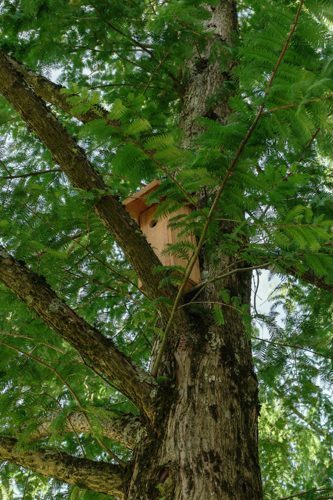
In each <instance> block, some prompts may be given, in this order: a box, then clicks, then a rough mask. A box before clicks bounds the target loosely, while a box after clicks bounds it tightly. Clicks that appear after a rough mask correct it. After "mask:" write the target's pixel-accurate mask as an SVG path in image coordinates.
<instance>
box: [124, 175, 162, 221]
mask: <svg viewBox="0 0 333 500" xmlns="http://www.w3.org/2000/svg"><path fill="white" fill-rule="evenodd" d="M160 184H161V181H159V180H157V179H155V180H153V181H152V182H150V183H149V184H147V186H144V187H143V188H142V189H140V191H137V192H136V193H133V194H132V195H131V196H129V197H128V198H126V200H124V201H123V205H124V207H125V208H126V210H127V212H128V213H129V214H130V215H131V216H132V217H133V218H134V219H138V218H139V216H140V214H141V213H142V212H144V211H145V210H147V208H149V205H147V204H146V199H147V197H148V195H150V193H152V192H153V191H155V189H157V188H158V186H159V185H160Z"/></svg>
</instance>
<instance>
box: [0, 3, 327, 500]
mask: <svg viewBox="0 0 333 500" xmlns="http://www.w3.org/2000/svg"><path fill="white" fill-rule="evenodd" d="M208 3H211V4H214V3H216V2H213V1H211V2H208ZM297 5H298V3H297V2H295V1H291V0H289V1H287V0H239V1H238V12H239V25H240V28H239V39H238V40H237V42H236V44H235V47H234V48H232V49H230V47H227V46H226V45H223V44H221V43H220V41H219V40H218V41H216V51H213V55H212V57H215V58H216V61H217V62H218V64H220V65H221V71H223V70H224V67H227V66H228V65H229V64H230V62H231V61H236V64H234V69H233V73H234V80H233V81H228V82H227V83H225V85H224V86H223V88H221V94H222V93H225V92H228V93H230V95H231V98H230V106H231V110H232V112H231V114H230V119H229V122H228V123H226V124H224V125H222V124H219V123H217V122H216V121H214V120H213V119H211V118H207V117H206V118H202V119H201V125H202V127H203V133H202V134H200V136H199V137H198V138H197V139H196V143H195V144H194V145H193V147H191V148H187V149H184V148H182V138H181V131H180V130H179V128H178V119H179V113H180V110H181V105H182V92H183V89H184V88H185V87H186V79H187V74H186V71H185V66H184V61H185V60H187V59H189V58H190V57H191V55H192V54H193V52H196V53H197V54H199V56H198V57H199V58H200V51H201V50H202V48H203V47H204V44H205V43H206V41H207V37H209V36H210V35H209V34H207V32H205V30H204V29H203V27H202V20H203V19H205V17H206V15H207V14H206V11H205V9H204V7H203V6H202V2H201V1H194V0H169V1H163V2H162V1H159V0H156V1H155V0H133V1H132V0H124V1H122V2H118V1H115V2H113V1H111V0H70V1H68V0H4V1H3V2H1V3H0V32H1V42H0V44H1V48H2V49H3V50H5V51H6V52H7V53H9V54H11V55H12V56H14V57H15V58H16V59H17V60H18V61H21V62H22V63H24V64H25V65H26V66H27V67H29V68H30V69H32V70H33V71H35V72H36V73H40V74H43V75H45V76H47V77H49V78H50V79H53V80H56V81H57V83H60V84H62V85H64V86H66V87H67V89H68V93H66V95H67V94H68V95H69V96H70V99H71V104H72V112H73V114H74V115H75V114H76V115H77V114H80V113H84V112H86V111H88V110H90V109H96V106H97V105H101V106H103V107H104V108H106V109H107V110H108V111H109V115H108V119H109V122H108V123H106V121H105V120H104V118H103V116H102V113H101V118H100V119H96V120H93V121H90V122H88V123H86V124H84V125H83V124H82V123H80V122H79V121H78V120H76V119H72V118H71V117H69V116H68V115H66V114H65V113H63V112H62V111H61V110H59V109H57V110H56V112H57V116H58V117H59V119H60V120H61V121H62V122H63V124H64V125H65V126H66V128H67V130H69V131H70V132H71V133H72V134H73V135H74V136H75V137H76V138H77V140H78V141H79V143H80V145H81V146H82V147H83V148H84V149H85V151H86V152H87V154H88V156H89V158H90V159H91V161H92V163H93V164H94V165H95V167H96V169H98V171H99V172H101V173H102V174H103V175H104V178H105V181H106V183H107V185H108V186H109V189H110V192H112V193H115V194H117V195H119V196H120V197H122V198H125V197H126V196H127V195H128V194H129V193H131V192H133V190H135V189H137V188H138V187H139V186H140V185H141V183H146V182H148V181H151V180H152V179H154V178H160V179H162V180H163V183H162V186H161V188H160V191H161V193H163V195H165V201H164V202H163V203H162V205H161V213H163V212H168V211H172V210H173V209H174V208H177V207H178V206H180V205H181V204H182V203H183V200H184V196H186V197H187V198H188V199H190V200H191V201H192V202H194V203H195V204H196V210H195V211H194V212H192V214H191V215H190V216H188V217H187V218H185V219H182V220H178V221H177V223H178V224H180V225H181V227H182V228H183V229H184V231H194V233H195V234H196V235H198V236H199V235H200V232H201V230H202V227H203V224H204V221H205V217H206V214H207V210H208V207H209V205H210V202H211V199H212V196H213V194H214V191H215V189H216V186H218V185H219V184H220V182H221V180H222V179H223V178H224V175H225V173H226V171H227V169H228V167H229V165H230V162H231V161H232V159H233V158H234V156H235V154H236V151H237V149H238V148H239V145H240V143H241V141H242V139H243V138H244V136H245V134H246V131H247V130H248V128H249V127H250V125H251V124H252V123H253V120H254V118H255V116H256V113H257V112H258V109H259V106H260V105H261V104H263V105H264V112H263V114H262V117H261V119H260V121H259V123H258V125H257V127H256V129H255V131H254V133H253V134H252V137H251V138H250V140H249V141H248V143H247V145H246V147H245V150H244V152H243V154H242V155H241V157H240V160H239V161H238V163H237V166H236V168H235V170H234V172H233V175H232V176H231V177H230V180H229V181H228V182H227V183H226V186H225V189H224V191H223V193H222V197H221V200H220V203H219V207H218V210H217V211H216V213H215V217H214V220H213V221H212V223H211V225H210V228H209V231H208V234H207V239H206V243H205V248H206V249H207V251H209V249H210V248H219V249H220V250H219V252H226V253H233V254H235V255H237V256H238V257H239V261H240V262H241V261H243V260H246V261H247V262H248V263H249V266H256V267H260V265H262V267H263V268H269V269H270V270H271V271H272V273H273V274H274V275H275V278H274V279H275V280H276V283H277V284H278V283H279V285H278V290H277V292H276V293H275V295H274V296H273V298H272V309H271V312H270V313H269V314H266V315H265V314H263V313H261V311H260V308H259V310H257V308H256V304H255V301H254V304H253V308H252V312H253V318H252V326H251V331H250V328H249V335H252V336H253V337H254V356H255V361H256V366H257V370H258V375H259V380H260V387H261V402H262V411H261V420H260V424H261V454H262V455H261V457H262V459H261V466H262V474H263V479H264V486H265V490H266V498H268V499H276V498H280V497H283V496H287V495H292V494H294V493H296V492H298V491H305V490H306V491H307V490H316V489H321V488H323V489H324V488H330V487H333V484H332V477H333V470H332V457H331V456H330V452H331V446H332V441H331V438H330V436H329V429H330V428H332V418H333V415H332V409H331V404H330V401H329V395H330V388H329V387H330V385H329V384H330V381H331V380H332V372H331V371H330V369H331V363H332V316H333V299H332V297H333V295H332V291H329V290H324V289H321V288H320V287H318V286H315V285H316V283H315V279H314V280H312V284H311V283H308V284H307V283H306V280H305V279H301V280H299V279H298V278H302V276H303V277H304V276H309V275H311V276H314V277H317V278H318V279H319V281H320V283H326V284H331V285H332V286H331V289H332V290H333V279H332V273H333V253H332V242H333V240H332V225H333V198H332V180H333V179H332V145H333V144H332V132H331V130H332V109H333V106H332V103H333V101H332V97H333V63H332V56H333V45H332V41H333V40H332V38H333V24H332V23H333V8H332V5H331V4H330V2H329V1H323V0H322V1H320V0H307V1H306V2H305V5H304V8H303V11H302V13H301V16H300V19H299V22H298V25H297V29H296V31H295V34H294V35H293V37H292V40H291V43H290V45H289V47H288V50H287V52H286V54H285V56H284V59H283V61H282V63H281V65H280V66H279V67H278V69H277V71H276V74H275V75H274V81H273V85H272V87H271V88H270V89H268V88H267V84H268V81H269V77H270V75H272V71H273V70H274V68H275V66H276V63H277V60H278V57H279V54H280V52H281V49H282V47H283V46H284V44H285V42H286V39H287V36H288V32H289V30H290V26H291V24H292V23H293V19H294V16H295V12H296V8H297ZM218 98H219V96H218V95H217V96H214V99H218ZM97 109H98V108H97ZM115 121H116V122H117V125H115V123H113V122H115ZM0 148H1V163H0V189H1V194H0V196H1V214H0V230H1V243H2V244H4V245H5V246H6V248H8V249H9V250H10V251H11V252H13V253H14V254H15V256H16V257H17V258H19V259H23V260H25V261H26V262H27V263H28V264H29V265H30V266H31V267H32V268H33V269H34V270H35V271H36V272H38V273H40V274H43V275H44V276H45V277H46V279H47V281H48V282H49V283H50V285H51V286H52V287H53V288H54V289H55V290H57V292H58V293H59V294H60V295H61V296H62V297H63V298H64V299H65V300H66V301H67V303H69V304H70V305H71V306H72V307H73V308H74V309H75V310H76V311H77V312H78V313H79V314H80V315H82V316H83V317H84V318H85V319H87V320H88V321H89V322H91V323H92V324H94V325H96V326H97V327H98V328H99V329H100V330H101V331H102V332H103V333H105V335H108V336H111V337H112V338H113V339H114V340H115V342H116V344H117V345H118V347H119V348H120V349H121V350H123V351H124V352H126V353H128V354H129V355H130V356H131V357H132V358H133V359H134V360H135V361H136V362H137V363H138V364H141V365H143V366H147V364H148V361H149V356H150V348H151V344H152V339H153V337H154V335H156V334H158V333H159V331H158V328H157V327H156V317H155V307H154V304H152V303H151V302H149V301H148V300H147V299H146V298H145V297H144V296H143V295H142V294H141V293H140V292H139V291H138V288H137V285H136V283H137V278H136V276H135V273H134V272H133V271H132V270H131V268H130V266H129V265H128V263H127V262H126V259H125V258H124V256H123V255H122V253H121V251H120V250H119V248H118V247H117V245H115V243H114V241H113V240H112V237H111V236H110V235H109V234H107V233H106V231H105V229H104V227H103V226H102V223H101V222H100V221H99V220H98V219H97V217H96V216H95V214H94V211H93V210H92V209H91V205H92V202H93V199H92V197H91V196H87V195H86V194H84V193H83V192H81V191H79V190H75V189H73V188H72V187H71V186H70V185H69V183H68V181H67V180H66V178H65V176H64V174H62V173H61V172H59V170H58V169H57V167H56V166H55V165H53V163H52V160H51V157H50V154H49V152H48V151H46V150H45V149H44V147H43V146H42V145H41V144H40V142H39V141H38V140H37V138H36V137H35V136H34V135H33V134H32V133H31V131H29V130H28V129H26V127H25V124H24V123H23V122H22V121H21V119H19V117H18V116H17V114H16V113H15V112H14V111H12V110H11V109H10V108H9V106H8V104H7V103H6V101H5V100H4V99H2V98H1V107H0ZM47 169H54V171H53V172H48V173H42V172H43V171H44V170H47ZM38 173H39V174H38ZM26 174H30V175H26ZM36 174H37V175H36ZM203 187H205V191H206V198H205V203H203V202H202V190H201V188H203ZM199 198H200V203H199ZM244 213H245V214H246V219H245V222H244V219H243V214H244ZM220 219H232V220H233V221H235V229H234V230H233V232H232V233H230V234H229V235H228V237H226V235H224V236H223V239H222V238H221V235H220V233H219V231H218V221H219V220H220ZM244 240H249V241H250V242H251V243H250V244H249V245H244V244H243V242H244ZM191 250H192V249H191V248H186V247H185V246H184V245H178V246H177V247H176V248H173V249H172V251H174V252H178V253H179V252H183V253H184V252H185V254H187V255H188V254H189V253H190V252H191ZM216 254H217V257H218V252H216ZM206 278H208V279H209V277H206ZM319 281H318V282H317V284H318V283H319ZM256 287H257V282H256V280H255V283H254V291H255V289H256ZM327 288H328V287H327ZM0 290H1V301H0V346H1V358H0V429H1V432H2V433H4V434H11V435H15V436H17V437H19V439H20V443H21V444H20V445H21V446H23V447H25V446H31V443H29V436H30V435H31V434H32V433H33V432H34V430H35V429H36V428H37V427H38V425H39V424H40V423H41V422H43V420H44V419H45V416H46V415H48V414H49V413H50V412H54V411H56V412H57V413H58V415H59V416H58V418H57V419H56V420H55V422H54V424H53V428H52V435H51V436H50V437H49V438H47V439H45V440H44V444H45V443H47V444H49V445H52V446H55V447H56V448H57V449H60V450H64V451H66V452H68V453H71V454H73V455H78V456H82V454H84V455H85V456H87V457H89V458H100V457H103V459H104V460H112V459H113V456H114V454H115V455H117V456H119V457H121V458H123V459H126V456H127V454H128V452H127V451H125V450H124V449H122V448H121V447H120V446H119V445H117V444H116V443H113V442H111V441H109V440H108V439H106V438H104V437H102V436H101V433H100V427H99V415H101V414H103V411H105V410H110V411H112V412H115V413H117V412H122V411H125V412H129V411H133V412H135V411H136V410H135V408H134V407H133V405H131V404H130V403H129V402H128V401H127V400H126V398H124V397H123V396H122V395H121V394H119V393H118V392H117V391H116V390H114V389H113V388H112V387H109V386H107V385H106V384H105V383H104V381H103V380H102V379H101V378H100V376H99V374H98V373H95V372H94V370H93V367H90V366H89V365H87V363H86V362H85V360H84V359H81V358H80V357H79V356H78V354H77V353H76V352H75V351H74V349H72V348H70V347H69V345H67V344H66V343H65V342H63V341H62V340H61V339H60V337H57V336H56V335H55V334H54V333H53V332H51V331H50V330H49V329H48V328H47V327H46V326H44V325H43V324H42V322H41V321H40V320H38V319H36V318H35V316H34V315H33V314H32V313H30V312H29V311H28V309H27V308H26V307H25V306H24V305H23V304H22V303H20V302H19V300H18V299H16V298H14V296H13V295H12V294H11V293H10V292H9V291H7V290H6V289H5V288H4V287H2V286H1V289H0ZM254 295H255V294H254ZM221 301H222V302H224V303H225V304H227V306H231V307H236V308H237V307H241V305H240V304H238V303H237V300H235V298H232V297H231V298H230V297H227V296H226V294H225V293H223V290H222V291H221ZM278 306H279V307H278ZM222 311H223V308H222ZM281 311H283V313H281ZM278 313H279V314H280V315H281V314H282V319H280V320H278ZM216 316H217V318H216V319H217V321H223V314H222V317H221V311H220V309H218V310H217V311H216ZM244 319H245V320H247V322H248V324H249V321H248V318H244ZM260 324H265V325H266V326H265V329H264V330H260V329H259V325H260ZM259 337H263V338H264V340H262V339H261V340H260V339H259ZM73 408H76V409H77V408H79V409H80V408H81V409H82V408H84V409H85V410H86V411H87V414H88V415H89V418H90V421H91V426H92V428H93V431H94V433H93V436H92V437H91V436H90V437H87V436H84V435H82V436H81V435H79V436H78V435H76V436H75V435H72V434H68V435H66V437H65V438H63V436H60V435H61V430H62V428H63V426H64V421H65V418H66V415H67V414H68V413H69V412H70V411H72V410H73ZM42 444H43V443H42ZM0 475H1V476H0V478H1V480H0V482H1V486H0V489H1V492H2V496H3V498H45V499H46V498H65V497H67V488H66V487H65V486H63V485H62V486H61V487H60V486H59V485H58V484H57V483H56V482H54V481H50V480H46V479H45V478H41V477H38V476H36V475H34V474H32V473H31V474H30V473H28V472H27V471H24V470H23V469H20V468H18V467H16V466H14V465H11V464H6V463H5V464H3V465H1V467H0ZM59 488H62V489H59ZM68 491H69V490H68ZM68 495H70V498H73V499H74V498H94V499H96V498H99V497H98V495H96V494H94V495H93V496H89V495H90V494H89V493H88V492H86V493H85V494H84V493H83V492H82V491H81V490H80V491H79V490H78V489H77V488H74V489H72V490H71V493H68ZM321 495H322V497H321V498H328V495H327V496H326V497H325V493H324V492H323V493H321ZM101 497H102V496H101ZM306 498H320V493H313V492H311V491H310V493H309V494H308V495H307V497H306Z"/></svg>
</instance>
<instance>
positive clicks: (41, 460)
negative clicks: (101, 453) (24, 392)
mask: <svg viewBox="0 0 333 500" xmlns="http://www.w3.org/2000/svg"><path fill="white" fill-rule="evenodd" d="M0 460H6V461H7V460H8V461H9V462H13V463H15V464H17V465H21V466H22V467H24V468H28V469H31V470H33V471H34V472H37V473H38V474H42V475H43V476H47V477H54V478H56V479H58V480H59V481H63V482H65V483H69V484H74V485H78V486H80V487H83V488H87V489H89V490H93V491H95V492H99V493H107V494H109V495H115V496H116V497H117V498H120V499H122V498H124V497H125V490H126V479H125V474H124V472H123V469H122V468H121V467H119V466H118V465H113V464H108V463H106V462H95V461H93V460H87V459H85V458H77V457H73V456H71V455H68V454H66V453H62V452H61V453H59V452H55V451H52V450H46V449H40V450H22V449H20V448H19V447H18V446H17V440H16V439H14V438H12V437H5V436H3V437H0Z"/></svg>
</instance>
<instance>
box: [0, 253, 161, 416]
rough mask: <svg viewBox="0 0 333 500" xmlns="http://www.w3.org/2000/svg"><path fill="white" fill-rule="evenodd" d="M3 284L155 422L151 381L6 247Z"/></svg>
mask: <svg viewBox="0 0 333 500" xmlns="http://www.w3.org/2000/svg"><path fill="white" fill-rule="evenodd" d="M0 281H2V282H3V283H4V284H5V285H6V286H7V287H8V288H9V289H10V290H12V291H13V292H14V293H15V294H16V295H17V296H18V297H19V298H20V299H21V300H22V301H23V302H25V303H26V305H27V306H28V307H29V308H30V309H32V310H33V311H35V312H36V313H37V314H38V316H40V317H41V319H42V320H43V321H44V322H45V323H46V324H47V325H48V326H49V327H51V328H52V329H53V330H56V331H57V332H58V333H59V334H60V335H61V336H62V337H63V338H64V339H65V340H66V341H67V342H69V343H70V344H71V345H72V346H73V347H74V348H75V349H77V350H78V351H79V353H80V354H81V355H82V356H84V357H86V358H88V359H89V360H90V362H91V363H92V364H93V366H94V367H95V368H96V369H97V370H99V371H100V372H101V373H103V374H104V375H105V376H106V377H108V378H109V379H111V380H112V383H113V384H114V385H115V386H116V387H117V388H118V389H119V390H120V391H121V392H122V393H123V394H124V395H125V396H127V397H128V398H129V399H131V400H132V401H133V402H134V403H135V404H136V405H137V406H138V408H139V409H140V410H142V411H143V412H144V413H145V414H146V416H147V417H148V418H149V419H150V420H153V417H154V405H153V400H152V392H153V389H154V383H153V382H152V381H151V379H150V377H149V376H148V375H147V374H146V373H145V372H144V371H143V370H141V369H139V368H138V367H136V366H135V365H134V364H133V363H132V362H131V360H130V359H128V358H127V357H126V356H125V355H124V354H122V353H121V352H120V351H119V350H118V349H117V348H116V347H115V345H114V344H113V342H112V341H111V340H110V339H107V338H106V337H104V336H103V335H102V334H101V333H100V332H99V331H98V330H96V329H95V328H93V327H92V326H91V325H89V324H88V323H87V322H86V321H85V320H84V319H83V318H81V317H80V316H78V315H77V314H76V313H75V312H74V311H73V310H72V309H71V308H70V307H69V306H67V304H66V303H65V302H63V301H62V300H61V299H60V298H59V297H58V296H57V294H56V293H55V292H54V291H53V290H52V289H51V288H50V287H49V285H48V284H47V283H46V281H45V279H44V278H43V277H41V276H39V275H38V274H35V273H33V272H32V271H30V270H29V269H28V268H27V267H26V266H25V264H22V263H21V262H18V261H16V260H15V259H14V258H13V257H12V256H11V255H10V254H9V253H8V252H7V251H6V250H5V249H4V248H3V247H0Z"/></svg>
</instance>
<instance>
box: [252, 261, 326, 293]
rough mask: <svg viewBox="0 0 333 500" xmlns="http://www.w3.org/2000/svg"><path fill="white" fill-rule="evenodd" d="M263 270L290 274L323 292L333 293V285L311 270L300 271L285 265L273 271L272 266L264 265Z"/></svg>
mask: <svg viewBox="0 0 333 500" xmlns="http://www.w3.org/2000/svg"><path fill="white" fill-rule="evenodd" d="M262 269H267V270H268V271H272V272H277V273H280V274H286V275H287V274H289V275H291V276H294V277H295V278H297V279H298V280H300V281H302V282H304V283H305V284H308V285H314V286H315V287H317V288H320V289H321V290H325V291H326V292H330V293H333V284H332V283H327V281H326V279H325V278H324V277H323V276H318V275H316V274H315V273H314V272H313V271H311V270H308V271H300V270H299V269H297V268H296V267H295V266H288V265H283V267H282V266H279V268H278V269H276V268H274V269H273V268H272V266H265V265H263V266H262Z"/></svg>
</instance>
